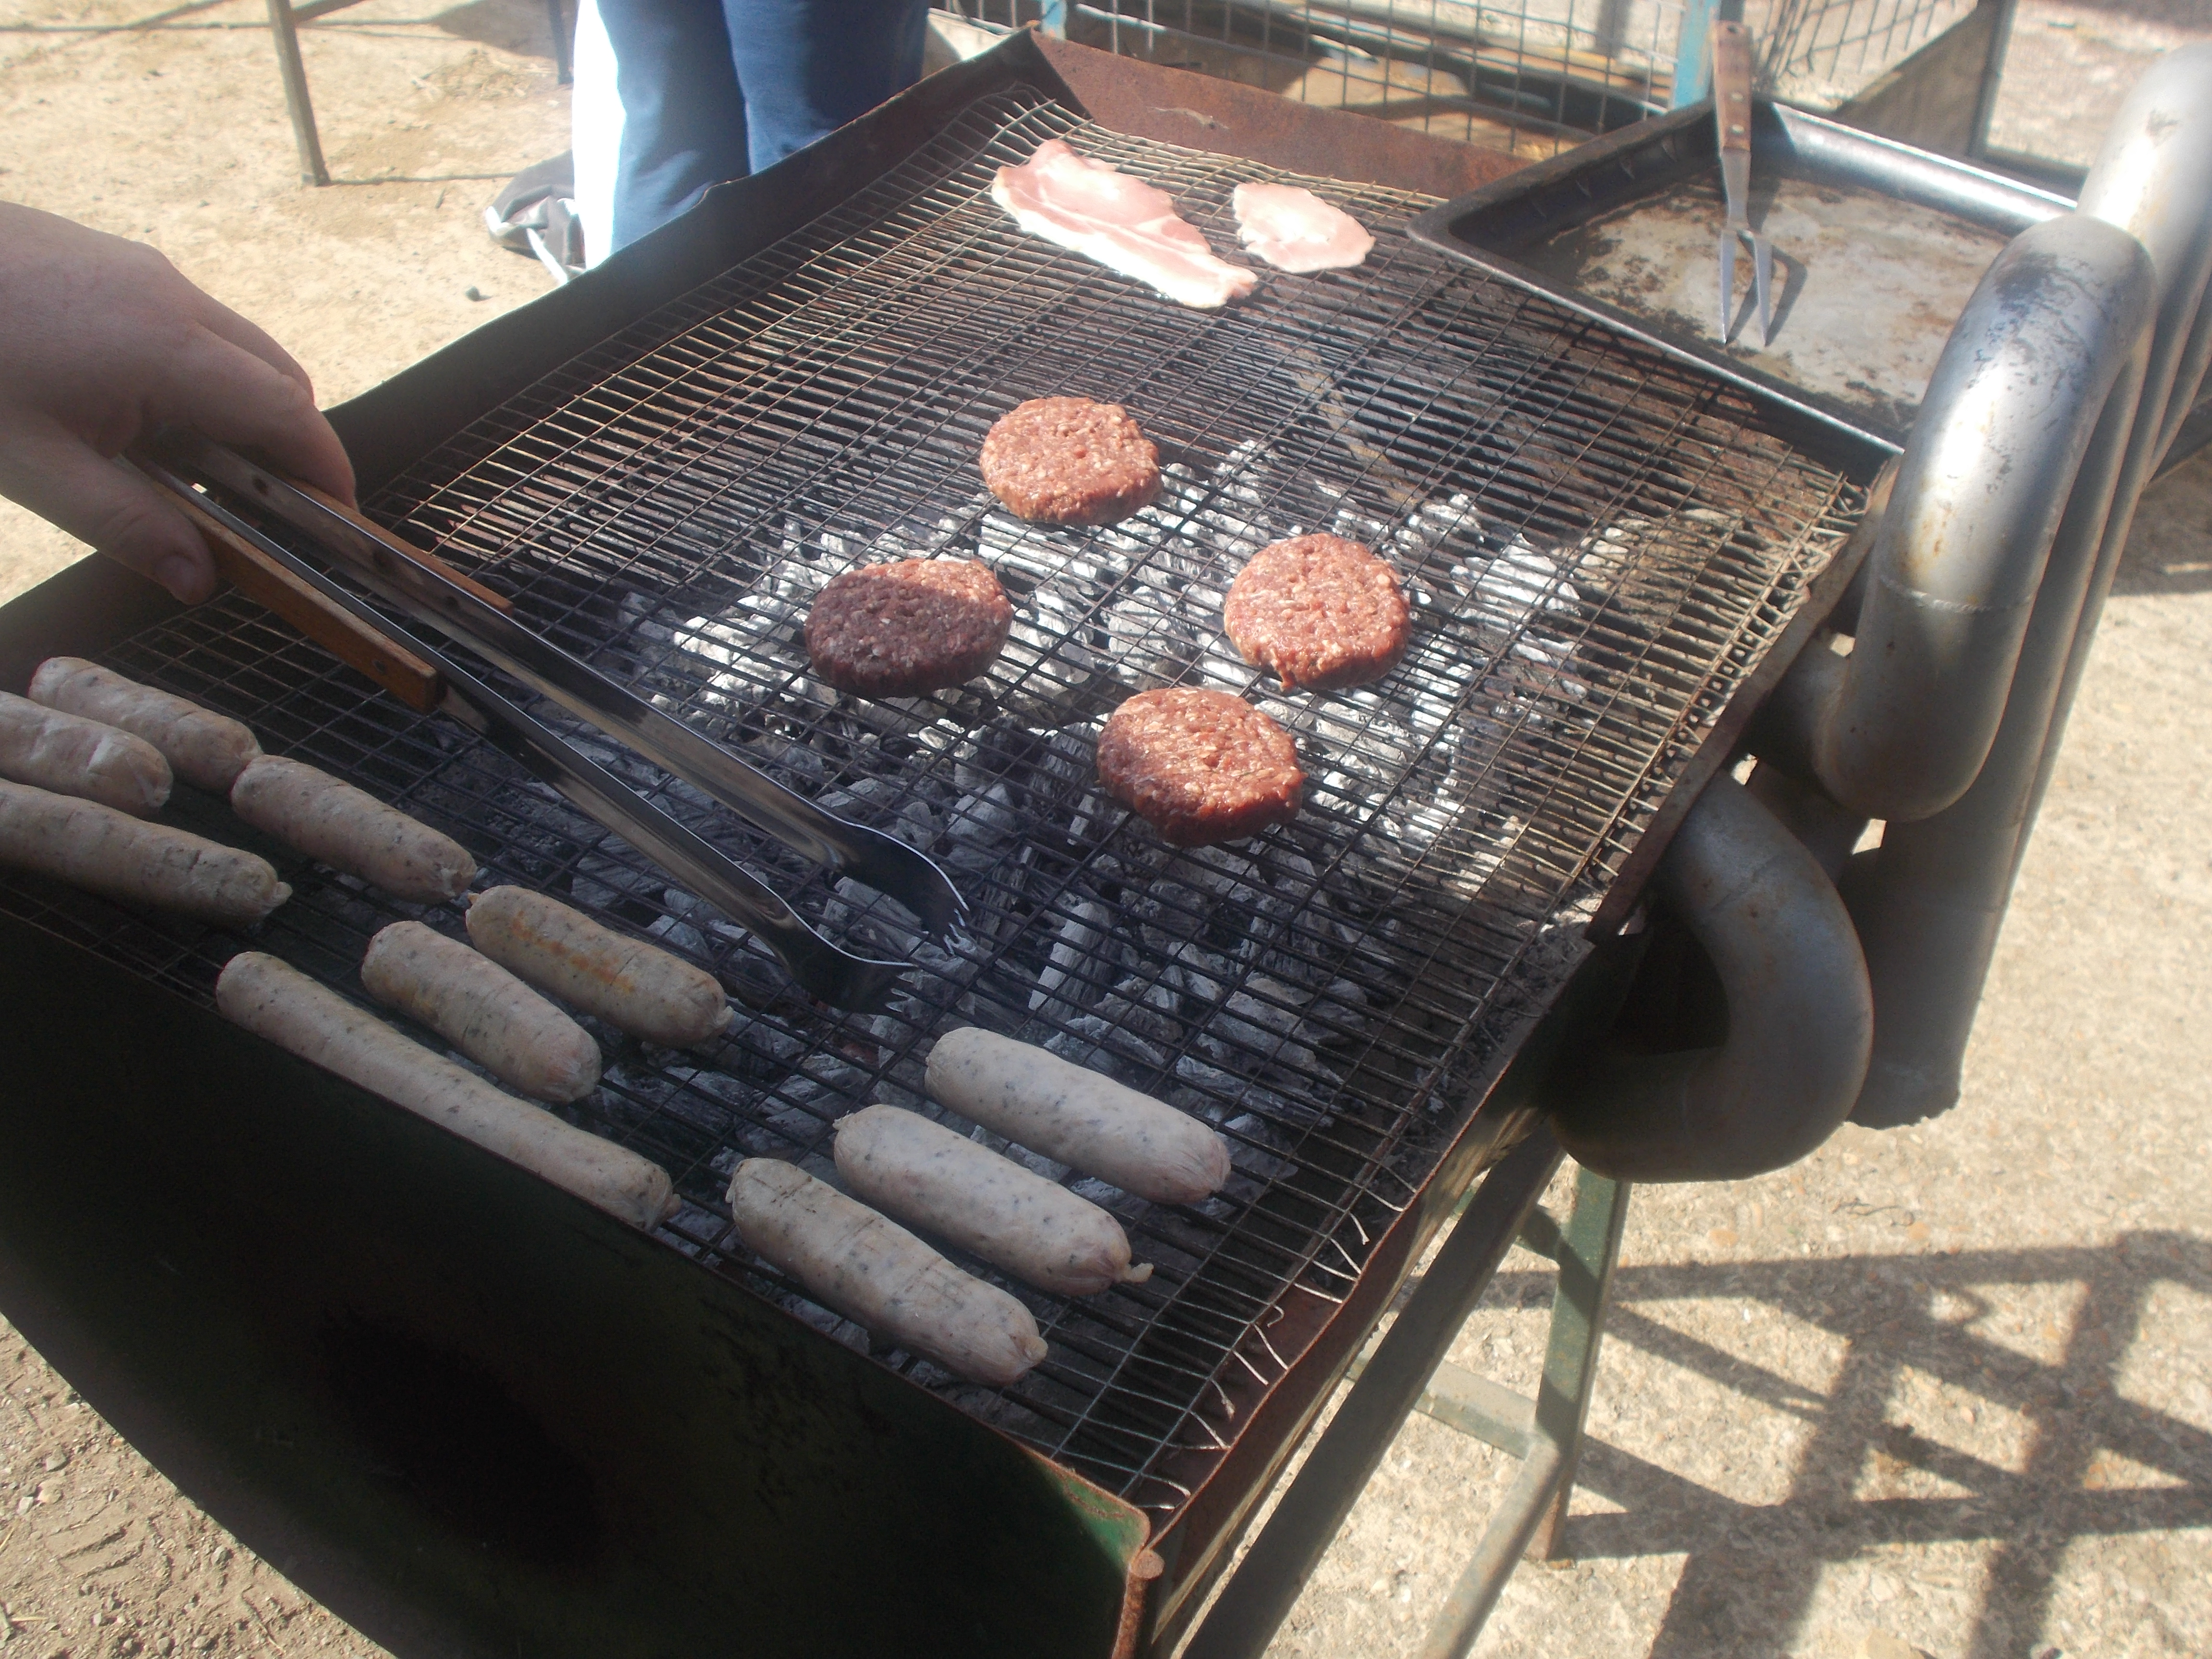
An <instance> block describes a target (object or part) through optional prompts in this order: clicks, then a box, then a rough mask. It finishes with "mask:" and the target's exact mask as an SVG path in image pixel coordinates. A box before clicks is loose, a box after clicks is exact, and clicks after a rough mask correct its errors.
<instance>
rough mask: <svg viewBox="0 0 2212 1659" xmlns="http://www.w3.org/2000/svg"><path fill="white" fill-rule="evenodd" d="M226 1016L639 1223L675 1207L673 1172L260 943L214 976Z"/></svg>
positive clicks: (651, 1222) (652, 1221)
mask: <svg viewBox="0 0 2212 1659" xmlns="http://www.w3.org/2000/svg"><path fill="white" fill-rule="evenodd" d="M215 997H216V1007H218V1008H220V1009H221V1010H222V1013H223V1017H224V1018H226V1019H228V1020H231V1021H233V1022H234V1023H235V1024H240V1025H243V1026H244V1027H245V1028H246V1030H249V1031H252V1032H255V1033H258V1035H260V1036H264V1037H267V1038H268V1039H269V1040H270V1042H273V1043H275V1044H276V1046H277V1047H278V1048H284V1049H289V1051H290V1052H291V1053H293V1054H297V1055H299V1056H300V1058H301V1059H302V1060H312V1061H313V1062H314V1063H315V1064H316V1065H318V1066H321V1067H323V1068H324V1069H325V1071H330V1072H335V1073H337V1075H338V1076H340V1077H342V1078H343V1079H346V1080H347V1081H348V1082H349V1083H357V1084H359V1085H361V1086H362V1088H364V1089H367V1090H369V1091H372V1092H373V1093H375V1094H380V1095H381V1096H383V1097H385V1098H386V1100H389V1101H391V1102H392V1103H394V1104H395V1105H399V1106H404V1107H405V1108H406V1109H408V1110H409V1111H410V1112H414V1113H416V1114H417V1115H420V1116H422V1117H426V1118H428V1119H429V1120H430V1121H432V1122H433V1123H441V1124H443V1125H444V1126H445V1127H447V1128H448V1129H451V1130H452V1131H453V1133H455V1134H457V1135H459V1136H460V1137H462V1139H465V1140H473V1141H474V1142H476V1143H477V1146H482V1147H484V1148H485V1149H487V1150H488V1151H490V1152H496V1153H498V1154H499V1155H500V1156H501V1158H506V1159H507V1160H508V1161H509V1162H510V1163H513V1164H520V1165H521V1166H522V1167H523V1168H524V1169H526V1170H530V1171H532V1173H533V1174H536V1175H538V1176H543V1177H544V1179H545V1180H547V1181H550V1182H552V1183H553V1184H554V1185H555V1186H556V1187H560V1188H564V1189H566V1190H567V1191H568V1192H571V1193H574V1194H575V1195H576V1196H577V1197H578V1198H580V1199H582V1200H584V1201H585V1202H586V1203H587V1204H593V1205H597V1206H599V1208H600V1209H602V1210H605V1211H606V1212H609V1213H610V1214H612V1215H617V1216H620V1217H621V1218H623V1220H625V1221H628V1222H630V1223H632V1224H633V1225H636V1226H640V1227H650V1226H653V1225H655V1224H656V1223H658V1222H659V1220H660V1218H662V1217H663V1216H665V1215H666V1214H667V1213H668V1212H669V1211H670V1210H671V1208H672V1207H673V1204H674V1200H673V1198H672V1196H671V1188H670V1182H669V1179H668V1172H667V1171H666V1170H663V1169H662V1168H661V1167H660V1166H659V1164H650V1163H647V1161H646V1160H645V1159H644V1158H640V1157H639V1156H638V1155H637V1154H636V1153H635V1152H628V1151H625V1150H624V1149H623V1148H622V1147H620V1146H616V1145H614V1144H613V1143H612V1142H611V1141H606V1140H602V1139H599V1137H598V1136H597V1135H594V1134H591V1133H586V1131H584V1130H582V1129H578V1128H575V1127H572V1126H570V1125H568V1124H567V1123H564V1122H562V1121H561V1120H560V1119H559V1118H557V1117H556V1116H554V1115H552V1114H551V1113H550V1112H548V1111H545V1110H544V1109H541V1108H539V1107H536V1106H532V1105H531V1104H529V1103H527V1102H526V1101H520V1100H517V1099H516V1098H515V1097H513V1095H509V1094H503V1093H501V1091H499V1090H497V1089H495V1088H493V1087H492V1086H491V1085H490V1084H489V1083H486V1082H485V1081H484V1080H483V1079H482V1078H480V1077H478V1076H477V1075H476V1074H475V1073H472V1072H467V1071H464V1070H463V1069H462V1068H461V1067H460V1066H456V1065H455V1064H453V1061H452V1060H447V1058H446V1057H445V1056H444V1055H442V1054H432V1053H431V1052H430V1051H429V1050H428V1048H423V1047H422V1045H421V1044H420V1043H417V1042H410V1041H409V1040H408V1039H407V1038H406V1037H404V1036H401V1035H400V1034H399V1033H398V1031H395V1030H392V1027H390V1026H389V1025H386V1024H385V1023H384V1022H383V1021H382V1020H380V1019H379V1018H376V1017H375V1016H374V1014H370V1013H366V1012H363V1011H362V1010H361V1009H359V1008H356V1007H355V1006H353V1004H351V1003H350V1002H348V1001H347V1000H345V999H344V998H343V997H342V996H340V995H338V994H337V992H335V991H331V990H326V989H325V988H324V987H322V986H320V985H318V984H317V983H316V982H315V981H313V980H312V979H309V978H308V977H307V975H305V974H303V973H301V972H300V971H299V969H296V968H293V967H290V966H288V965H287V964H286V963H282V962H279V961H278V960H277V959H276V957H272V956H265V955H264V954H263V953H262V952H260V951H240V953H239V954H238V955H236V956H234V957H232V958H231V959H230V963H229V965H228V966H227V967H226V968H224V969H223V970H222V977H221V978H220V979H218V980H217V981H216V987H215Z"/></svg>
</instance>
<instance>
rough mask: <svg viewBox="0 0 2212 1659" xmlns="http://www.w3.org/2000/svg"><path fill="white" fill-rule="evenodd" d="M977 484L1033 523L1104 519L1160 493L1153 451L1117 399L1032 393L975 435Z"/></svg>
mask: <svg viewBox="0 0 2212 1659" xmlns="http://www.w3.org/2000/svg"><path fill="white" fill-rule="evenodd" d="M982 466H983V482H984V483H987V484H988V485H990V487H991V493H992V494H993V495H996V496H997V497H998V498H999V499H1000V501H1004V502H1005V503H1006V506H1007V507H1008V508H1009V509H1010V510H1011V511H1012V512H1013V513H1015V514H1016V515H1017V516H1018V517H1020V518H1024V519H1027V520H1030V522H1031V523H1033V524H1080V525H1099V524H1112V523H1114V522H1115V520H1119V519H1126V518H1127V517H1128V516H1129V515H1130V514H1131V513H1134V512H1135V511H1136V510H1137V509H1138V508H1139V507H1149V506H1150V505H1152V502H1153V501H1156V500H1157V499H1158V496H1159V493H1160V452H1159V451H1158V449H1156V448H1154V447H1152V440H1151V439H1150V438H1147V437H1146V435H1144V433H1143V431H1142V430H1140V429H1139V427H1138V425H1137V423H1136V422H1134V421H1133V420H1131V419H1130V418H1129V412H1128V410H1125V409H1123V408H1122V407H1121V404H1094V403H1092V402H1091V400H1090V399H1089V398H1030V400H1029V402H1027V403H1025V404H1015V405H1014V407H1013V408H1012V409H1011V410H1007V411H1006V414H1004V415H1002V416H1000V417H999V422H998V424H997V425H995V426H994V427H993V428H991V430H990V434H989V435H988V436H987V437H986V438H985V439H984V440H983V456H982Z"/></svg>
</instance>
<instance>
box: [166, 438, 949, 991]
mask: <svg viewBox="0 0 2212 1659" xmlns="http://www.w3.org/2000/svg"><path fill="white" fill-rule="evenodd" d="M134 459H135V464H136V465H137V467H138V469H139V471H142V472H143V473H144V474H145V475H146V476H147V477H149V479H151V480H152V481H153V482H154V483H155V484H157V485H159V486H160V487H161V488H162V489H165V490H167V491H168V492H169V493H171V494H173V495H177V496H179V497H180V498H182V499H183V500H185V501H188V502H190V503H191V504H192V506H193V507H195V509H196V510H197V511H198V512H199V513H203V514H204V515H205V516H206V517H208V518H209V519H211V520H214V521H215V522H216V525H217V526H219V527H220V528H222V530H224V531H225V532H228V533H229V534H231V535H233V536H235V537H237V538H239V539H240V541H242V542H244V543H245V544H247V545H248V546H249V547H251V548H252V550H254V551H255V552H256V553H258V555H260V556H261V557H263V558H264V559H265V560H267V561H269V562H271V563H272V564H274V565H276V566H277V567H278V568H282V569H283V570H285V571H287V572H289V574H292V575H293V576H295V578H297V579H298V580H299V581H300V582H301V583H302V584H304V585H305V586H307V587H309V588H312V589H313V591H314V592H315V593H316V594H317V595H319V597H320V598H321V599H323V600H324V601H325V603H326V604H328V605H331V607H333V608H334V609H335V610H337V611H339V612H341V613H343V614H344V615H347V616H349V617H352V618H353V619H354V620H355V621H356V623H359V624H360V625H361V626H362V628H363V629H367V630H370V631H372V632H373V633H374V634H375V635H379V636H380V637H381V638H383V639H386V640H388V641H391V642H392V644H393V645H396V646H397V647H399V648H400V649H401V650H404V651H406V652H410V653H413V654H414V655H415V656H416V657H417V658H418V659H421V660H422V662H424V663H425V664H427V665H429V666H430V667H431V668H433V669H434V670H435V671H436V673H437V676H438V679H439V683H440V688H441V693H442V695H441V700H440V702H439V703H438V712H440V713H441V714H448V715H451V716H452V717H453V719H455V720H459V722H460V723H461V724H462V725H464V726H467V727H468V728H469V729H470V730H471V731H472V732H477V733H478V734H480V735H481V736H483V738H485V739H487V740H488V741H489V742H490V743H491V744H493V746H494V747H495V748H497V749H498V750H500V751H501V753H503V754H505V755H507V756H508V757H510V758H511V759H513V760H514V761H516V762H517V763H520V765H522V766H523V767H524V768H525V769H526V770H528V771H529V772H530V773H531V774H532V775H533V776H535V777H537V778H538V779H540V780H541V781H544V782H546V783H549V784H550V785H552V786H553V787H554V788H556V789H557V790H559V791H560V793H562V795H563V796H565V797H566V798H567V799H568V800H570V801H572V802H574V804H575V805H577V806H578V807H580V809H581V810H582V811H583V812H584V813H585V815H586V817H590V818H591V819H592V821H593V822H595V823H599V824H600V825H602V826H603V827H605V828H606V829H611V830H613V831H614V832H615V833H616V834H617V835H618V836H622V837H623V840H625V841H627V842H629V843H630V845H631V846H633V847H635V848H637V849H638V851H639V852H641V853H642V854H645V855H646V857H647V858H649V859H651V860H653V863H654V864H655V865H656V866H659V868H660V869H662V870H663V871H665V872H667V873H668V874H669V875H670V876H671V877H673V878H676V879H677V880H678V881H680V882H682V883H684V884H685V885H686V886H688V887H689V888H690V890H692V891H693V892H695V893H696V894H697V895H698V896H700V897H701V898H702V899H705V900H706V901H707V902H708V903H709V904H712V905H713V906H714V908H716V909H718V910H720V911H721V912H722V913H723V914H724V915H726V916H728V917H729V918H730V919H731V920H732V921H736V922H738V923H739V924H741V925H742V926H744V927H746V928H748V929H750V931H751V932H752V933H754V935H755V936H756V937H757V938H758V939H761V941H762V942H763V943H764V944H765V945H768V947H769V949H770V950H771V951H775V955H776V957H777V959H778V960H779V961H781V963H783V965H784V967H785V969H787V970H788V971H789V973H790V975H791V976H792V978H793V980H794V981H797V983H798V984H799V986H800V987H802V988H803V989H805V991H807V992H808V993H809V994H811V995H814V996H817V997H819V998H821V999H822V1000H823V1001H824V1002H827V1003H829V1004H830V1005H831V1006H834V1007H838V1008H845V1009H850V1010H853V1011H854V1012H879V1011H880V1010H881V1009H882V1008H883V1007H884V1006H886V1003H887V1001H888V999H889V995H890V990H891V988H892V987H893V985H894V984H895V983H896V979H897V976H898V975H900V974H901V973H902V972H903V971H904V970H905V969H906V966H907V964H906V963H899V962H879V961H876V960H874V959H872V958H870V957H861V956H855V955H854V954H853V953H852V952H851V951H845V950H842V949H841V948H839V947H838V946H837V945H832V944H831V943H830V942H829V940H828V939H823V937H822V935H821V934H819V933H816V932H815V931H814V929H813V928H812V927H809V926H808V925H807V924H806V922H805V920H804V919H803V918H802V917H801V916H800V915H799V913H798V912H797V911H795V910H793V908H791V907H790V906H789V905H788V904H787V903H785V902H783V900H782V899H781V898H779V897H778V896H776V895H775V893H774V892H772V891H771V890H769V888H767V887H766V886H764V885H763V884H761V883H760V882H759V881H758V880H757V879H756V878H753V877H752V876H750V875H748V874H746V873H745V872H744V871H743V870H741V869H739V868H738V866H737V865H736V864H734V863H733V862H732V861H731V860H730V859H729V857H728V855H727V854H724V853H723V852H722V851H721V850H720V848H716V847H714V845H713V844H711V843H710V842H707V841H706V840H704V839H702V837H701V836H699V835H698V834H696V832H695V831H693V830H691V829H687V828H686V827H685V826H684V824H682V823H678V821H677V820H676V819H675V818H673V817H671V816H669V814H667V813H666V812H665V811H662V810H661V809H660V808H659V807H658V806H655V805H653V803H652V802H651V801H649V800H647V799H645V798H644V797H643V796H641V795H640V794H639V793H637V792H636V791H635V790H633V789H632V788H630V787H629V785H627V784H625V783H623V781H621V780H620V779H618V778H617V777H616V776H615V775H613V774H612V773H611V772H609V771H608V770H606V769H605V768H604V767H602V766H600V765H599V763H597V762H595V761H592V759H590V758H589V757H586V756H585V755H583V754H580V753H579V752H578V751H577V750H576V749H575V748H574V746H572V745H571V744H568V743H567V742H565V741H563V740H562V738H561V737H560V736H559V735H558V734H556V732H553V731H551V730H550V729H549V728H548V727H547V726H544V724H543V723H542V722H540V721H538V720H536V719H534V718H533V717H532V716H531V715H530V714H527V713H526V712H525V711H524V710H522V709H521V708H518V707H516V706H515V704H514V703H513V702H510V701H509V700H508V699H507V698H506V697H503V696H501V695H500V694H499V693H498V692H497V691H495V690H493V689H492V688H491V687H490V686H489V685H487V684H484V683H483V681H482V680H480V679H478V678H477V677H476V676H475V675H473V674H471V673H470V672H469V671H467V670H466V669H464V668H462V667H461V666H459V665H458V664H456V663H455V662H454V661H453V659H451V658H450V657H447V656H446V655H445V654H443V653H441V652H439V651H437V650H436V649H435V648H434V647H431V646H429V645H428V644H426V643H425V642H423V641H421V640H418V639H416V638H415V637H414V636H413V635H410V634H408V633H407V632H406V631H405V630H404V629H401V628H399V627H398V626H396V625H395V624H394V623H392V622H391V621H390V620H389V619H388V618H386V617H383V616H381V615H380V614H379V613H378V612H377V611H374V610H372V609H371V608H370V607H369V606H368V605H365V604H364V603H362V600H361V599H358V598H357V597H356V596H355V595H354V594H352V593H350V592H347V591H346V590H345V589H344V588H343V587H341V586H339V585H338V584H337V583H336V582H334V581H332V580H331V579H330V577H328V576H327V575H325V574H324V573H323V572H321V571H319V570H318V569H316V568H314V567H313V565H311V564H309V563H308V562H307V561H306V560H304V559H301V558H300V557H298V556H295V554H293V553H292V552H291V551H290V550H288V549H286V548H284V547H283V546H282V545H280V544H277V543H276V542H275V541H273V540H271V539H270V538H268V537H267V536H265V535H264V534H263V533H262V532H260V531H259V530H258V529H256V528H255V527H254V526H252V525H251V524H249V523H248V522H247V521H246V520H244V519H241V518H240V517H239V516H238V515H237V514H235V513H232V512H231V511H230V510H229V509H228V507H224V506H223V505H222V503H221V502H220V501H211V500H210V499H208V498H207V497H206V496H204V495H198V494H197V493H195V492H194V491H193V490H192V489H191V486H190V485H189V484H188V483H186V482H185V480H184V479H183V478H181V477H178V476H177V475H176V474H175V473H173V472H171V471H168V470H167V467H165V466H164V465H162V464H161V461H160V460H158V459H155V458H154V457H152V456H149V455H141V456H137V457H135V458H134Z"/></svg>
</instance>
